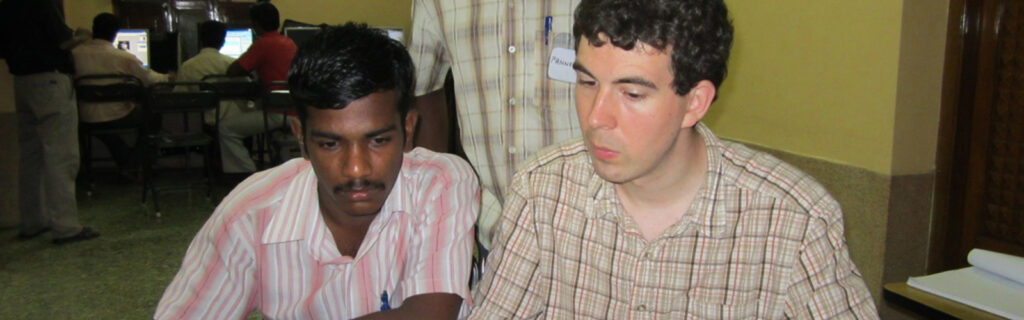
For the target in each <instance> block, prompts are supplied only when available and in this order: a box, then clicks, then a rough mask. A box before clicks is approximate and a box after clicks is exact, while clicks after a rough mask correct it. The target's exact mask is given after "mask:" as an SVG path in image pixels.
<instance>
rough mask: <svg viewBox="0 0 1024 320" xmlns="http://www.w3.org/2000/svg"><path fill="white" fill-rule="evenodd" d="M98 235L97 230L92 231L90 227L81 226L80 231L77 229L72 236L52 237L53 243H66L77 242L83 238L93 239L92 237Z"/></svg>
mask: <svg viewBox="0 0 1024 320" xmlns="http://www.w3.org/2000/svg"><path fill="white" fill-rule="evenodd" d="M99 236H100V233H99V232H96V231H93V230H92V228H89V227H85V228H82V231H79V232H78V233H77V234H75V235H73V236H70V237H64V238H57V239H53V244H68V243H72V242H78V241H84V240H89V239H93V238H96V237H99Z"/></svg>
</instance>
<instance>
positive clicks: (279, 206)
mask: <svg viewBox="0 0 1024 320" xmlns="http://www.w3.org/2000/svg"><path fill="white" fill-rule="evenodd" d="M292 66H293V69H292V71H291V74H290V75H289V79H288V83H289V85H290V87H291V95H292V98H293V99H294V100H295V101H296V108H297V111H298V116H297V119H294V118H293V119H290V122H291V129H292V132H293V133H294V134H295V135H296V137H297V138H298V139H299V141H300V144H299V145H300V146H301V149H302V156H303V158H299V159H292V160H290V161H288V162H285V163H284V164H282V165H279V166H277V167H275V168H272V169H269V170H266V171H262V172H259V173H256V174H253V175H252V176H250V177H249V178H248V179H246V180H245V181H243V182H242V183H241V184H239V185H238V187H236V188H235V190H233V191H232V192H231V193H230V194H229V195H228V196H227V198H224V201H222V202H221V204H220V206H218V207H217V209H216V210H214V212H213V215H211V216H210V219H209V220H208V221H207V222H206V224H205V225H204V226H203V228H202V229H200V230H199V233H198V234H197V235H196V237H195V238H194V239H193V240H192V244H190V245H189V248H188V252H187V253H185V259H184V261H183V262H182V265H181V270H179V271H178V274H177V275H176V276H175V277H174V280H173V281H172V282H171V284H170V285H169V286H168V287H167V289H166V290H165V291H164V295H163V298H161V299H160V303H159V304H158V305H157V309H156V314H155V315H154V317H153V318H154V319H242V318H244V317H245V316H246V315H248V314H249V313H250V312H252V311H253V310H258V311H259V312H260V313H262V314H263V315H264V316H265V317H266V318H268V319H352V318H356V317H362V316H367V318H388V319H391V318H394V319H411V318H413V317H419V318H427V319H454V318H455V317H456V316H457V315H458V313H459V310H460V308H461V309H465V307H463V304H462V301H463V300H466V299H469V281H468V280H469V272H470V257H471V255H472V247H473V223H474V221H476V213H477V210H478V209H479V207H480V206H479V202H480V185H479V184H478V183H477V178H476V175H475V174H474V173H473V169H472V168H471V167H470V166H469V163H467V162H466V161H465V160H462V159H461V158H459V157H457V156H455V155H452V154H445V153H436V152H433V151H429V150H427V149H424V148H416V149H413V150H412V151H410V152H408V153H403V150H404V148H405V146H406V144H407V143H410V142H409V139H407V137H409V136H410V135H411V134H412V132H413V128H415V126H416V119H417V117H416V114H415V111H411V110H410V109H411V107H412V92H413V91H412V83H413V66H412V59H411V58H410V57H409V53H408V52H407V51H406V50H405V48H404V47H403V46H402V45H401V44H400V43H398V42H397V41H395V40H391V39H389V38H387V36H385V35H384V34H382V33H380V32H378V31H376V30H375V29H372V28H370V27H368V26H366V25H365V24H360V25H356V24H352V23H349V24H347V25H345V26H341V27H328V28H327V29H325V30H323V31H321V32H320V33H318V34H317V35H315V36H314V37H313V38H312V39H310V40H309V41H308V42H306V43H305V44H304V45H303V47H302V49H301V50H300V51H299V53H298V55H297V56H296V58H295V63H294V64H293V65H292Z"/></svg>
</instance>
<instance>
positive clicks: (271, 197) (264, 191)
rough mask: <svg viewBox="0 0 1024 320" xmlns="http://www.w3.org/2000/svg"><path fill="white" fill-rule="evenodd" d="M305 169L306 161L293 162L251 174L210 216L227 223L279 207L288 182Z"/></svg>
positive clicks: (288, 184) (307, 165) (307, 164)
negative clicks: (264, 209) (262, 210)
mask: <svg viewBox="0 0 1024 320" xmlns="http://www.w3.org/2000/svg"><path fill="white" fill-rule="evenodd" d="M309 168H310V166H309V162H308V161H306V160H305V159H302V158H296V159H292V160H290V161H288V162H285V163H283V164H281V165H278V166H276V167H273V168H270V169H267V170H264V171H260V172H256V173H253V174H252V175H250V176H249V177H248V178H246V179H245V180H243V181H242V182H240V183H239V184H238V185H237V186H235V188H234V189H232V190H231V192H230V193H228V195H227V196H226V197H224V200H222V201H221V203H220V205H218V206H217V210H216V212H215V213H214V215H215V216H219V217H216V218H220V219H223V220H225V221H231V220H236V219H237V218H239V217H240V216H245V215H249V214H253V213H254V212H256V211H258V210H259V209H261V208H265V207H269V206H272V205H274V204H276V203H279V202H281V201H282V200H283V197H284V195H285V193H286V192H287V190H288V187H289V186H290V185H291V184H292V181H294V180H295V179H296V178H297V177H298V176H299V175H300V174H302V173H303V172H305V171H306V170H309ZM211 218H215V217H211Z"/></svg>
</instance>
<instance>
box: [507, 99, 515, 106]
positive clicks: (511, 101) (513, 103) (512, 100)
mask: <svg viewBox="0 0 1024 320" xmlns="http://www.w3.org/2000/svg"><path fill="white" fill-rule="evenodd" d="M508 105H510V106H514V105H516V98H511V99H508Z"/></svg>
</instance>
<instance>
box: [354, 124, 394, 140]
mask: <svg viewBox="0 0 1024 320" xmlns="http://www.w3.org/2000/svg"><path fill="white" fill-rule="evenodd" d="M397 128H398V126H397V125H395V124H391V125H389V126H387V127H384V128H380V129H377V130H373V131H370V132H367V133H366V134H365V135H363V136H364V137H367V138H373V137H376V136H379V135H381V134H384V133H386V132H388V131H391V130H395V129H397Z"/></svg>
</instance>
